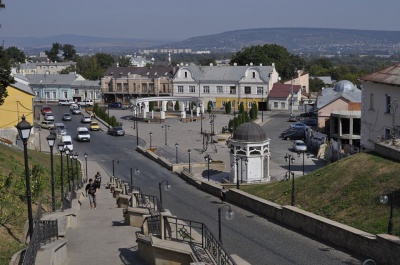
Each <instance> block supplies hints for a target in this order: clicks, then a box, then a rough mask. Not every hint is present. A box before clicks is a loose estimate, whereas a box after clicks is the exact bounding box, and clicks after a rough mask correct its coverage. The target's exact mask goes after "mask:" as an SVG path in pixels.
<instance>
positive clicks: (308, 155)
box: [297, 152, 310, 176]
mask: <svg viewBox="0 0 400 265" xmlns="http://www.w3.org/2000/svg"><path fill="white" fill-rule="evenodd" d="M301 153H303V176H304V153H305V152H297V157H300V154H301ZM307 158H310V153H308V152H307Z"/></svg>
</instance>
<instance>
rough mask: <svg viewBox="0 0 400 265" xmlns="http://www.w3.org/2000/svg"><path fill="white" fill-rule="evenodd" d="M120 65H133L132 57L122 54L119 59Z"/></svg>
mask: <svg viewBox="0 0 400 265" xmlns="http://www.w3.org/2000/svg"><path fill="white" fill-rule="evenodd" d="M118 64H119V67H128V66H131V65H132V64H131V59H130V58H129V57H127V56H121V57H119V61H118Z"/></svg>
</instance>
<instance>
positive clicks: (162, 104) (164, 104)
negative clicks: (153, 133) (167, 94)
mask: <svg viewBox="0 0 400 265" xmlns="http://www.w3.org/2000/svg"><path fill="white" fill-rule="evenodd" d="M167 103H168V101H165V100H164V101H162V102H161V110H162V111H167Z"/></svg>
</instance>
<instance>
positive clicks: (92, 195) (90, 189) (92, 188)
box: [85, 179, 98, 209]
mask: <svg viewBox="0 0 400 265" xmlns="http://www.w3.org/2000/svg"><path fill="white" fill-rule="evenodd" d="M85 191H86V197H87V196H88V195H89V201H90V209H93V206H94V208H95V209H96V206H97V205H96V194H97V191H98V189H97V186H96V185H95V184H94V183H93V179H89V184H87V185H86V188H85Z"/></svg>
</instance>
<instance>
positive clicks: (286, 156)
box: [284, 154, 294, 206]
mask: <svg viewBox="0 0 400 265" xmlns="http://www.w3.org/2000/svg"><path fill="white" fill-rule="evenodd" d="M284 158H285V161H286V162H289V175H286V180H289V179H290V177H292V202H291V205H292V206H294V173H293V172H292V171H291V168H290V165H291V163H294V157H293V155H292V154H290V155H289V154H286V155H285V157H284Z"/></svg>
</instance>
